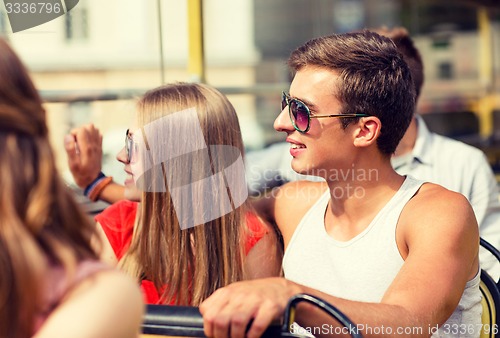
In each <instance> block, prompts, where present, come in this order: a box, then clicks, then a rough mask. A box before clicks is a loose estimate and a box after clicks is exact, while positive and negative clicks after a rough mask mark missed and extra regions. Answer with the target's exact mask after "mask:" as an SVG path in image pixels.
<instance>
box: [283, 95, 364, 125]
mask: <svg viewBox="0 0 500 338" xmlns="http://www.w3.org/2000/svg"><path fill="white" fill-rule="evenodd" d="M286 106H288V114H289V115H290V120H291V121H292V125H293V127H294V128H295V130H297V131H298V132H301V133H307V131H308V130H309V128H310V127H311V119H320V118H324V117H367V116H369V115H367V114H332V115H312V114H311V110H310V109H309V107H308V106H307V105H306V104H305V103H304V102H302V101H300V100H298V99H292V98H291V97H290V95H288V94H287V93H285V92H282V93H281V110H283V109H285V107H286Z"/></svg>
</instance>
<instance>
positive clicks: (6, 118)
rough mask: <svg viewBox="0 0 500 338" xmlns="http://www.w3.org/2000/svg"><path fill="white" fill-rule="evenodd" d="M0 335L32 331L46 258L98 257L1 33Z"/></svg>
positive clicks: (28, 85) (70, 264)
mask: <svg viewBox="0 0 500 338" xmlns="http://www.w3.org/2000/svg"><path fill="white" fill-rule="evenodd" d="M0 79H1V81H0V186H1V188H0V200H1V201H2V202H1V203H0V276H1V277H0V337H17V338H24V337H31V336H32V335H33V330H34V321H35V318H36V315H37V314H39V313H40V311H41V310H42V307H43V305H44V304H43V297H44V290H45V287H46V285H44V283H43V280H44V276H45V275H46V274H47V270H48V268H49V266H60V267H62V268H64V269H65V270H66V271H67V272H68V273H71V272H72V271H74V268H75V266H76V264H77V262H78V261H80V260H83V259H88V258H90V259H97V256H96V254H95V253H94V252H93V251H92V249H91V247H90V244H89V243H90V237H91V235H92V232H93V229H94V228H93V226H92V225H91V223H90V222H89V221H88V218H87V216H86V215H85V214H83V213H82V212H81V211H80V210H79V208H78V206H77V204H76V203H75V202H74V201H73V198H72V196H71V193H70V192H69V191H68V190H67V188H66V186H65V184H64V183H63V182H62V181H61V180H60V179H59V178H58V175H57V170H56V167H55V162H54V157H53V153H52V149H51V147H50V144H49V140H48V136H47V126H46V123H45V111H44V109H43V107H42V103H41V99H40V97H39V95H38V93H37V91H36V89H35V87H34V86H33V83H32V82H31V80H30V78H29V75H28V73H27V71H26V69H25V68H24V66H23V65H22V63H21V61H20V60H19V59H18V57H17V56H16V55H15V54H14V52H13V51H12V49H11V48H10V47H9V46H8V45H7V44H6V43H5V41H3V40H1V39H0Z"/></svg>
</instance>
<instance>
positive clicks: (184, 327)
mask: <svg viewBox="0 0 500 338" xmlns="http://www.w3.org/2000/svg"><path fill="white" fill-rule="evenodd" d="M303 301H305V302H308V303H311V304H313V305H316V306H317V307H318V308H320V309H322V310H323V311H325V312H326V313H328V314H329V315H330V316H331V317H332V318H334V319H336V320H337V321H338V322H339V323H340V325H342V326H344V327H347V328H350V330H349V332H351V336H352V337H353V338H361V334H359V333H358V330H357V327H356V325H355V324H354V323H352V322H351V321H350V320H349V318H347V316H345V315H344V314H343V313H342V312H341V311H340V310H338V309H337V308H335V307H334V306H333V305H331V304H328V303H327V302H325V301H323V300H321V299H319V298H317V297H314V296H311V295H305V294H300V295H296V296H294V297H292V298H291V299H290V301H289V303H288V305H287V308H286V310H285V320H284V323H283V324H281V323H273V324H271V326H269V327H268V328H267V330H266V331H265V332H264V334H263V335H262V337H264V338H266V337H267V338H271V337H291V338H292V337H294V338H299V337H300V338H304V337H309V335H308V334H307V332H293V329H292V325H291V323H292V322H293V315H294V313H295V307H296V306H297V304H298V303H299V302H303ZM160 337H163V338H167V337H205V334H204V333H203V318H202V316H201V314H200V311H199V309H198V308H197V307H188V306H169V305H148V306H147V308H146V314H145V315H144V321H143V323H142V336H141V338H160Z"/></svg>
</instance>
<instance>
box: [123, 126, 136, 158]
mask: <svg viewBox="0 0 500 338" xmlns="http://www.w3.org/2000/svg"><path fill="white" fill-rule="evenodd" d="M129 131H130V129H127V133H126V134H125V150H126V151H127V162H128V163H131V162H132V155H133V152H134V151H133V149H134V139H133V138H132V135H131V134H130V133H129Z"/></svg>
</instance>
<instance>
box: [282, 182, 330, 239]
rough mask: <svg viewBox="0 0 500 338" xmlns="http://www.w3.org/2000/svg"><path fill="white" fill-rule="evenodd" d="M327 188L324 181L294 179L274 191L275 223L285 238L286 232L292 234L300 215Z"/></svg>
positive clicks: (300, 217) (304, 212) (302, 215)
mask: <svg viewBox="0 0 500 338" xmlns="http://www.w3.org/2000/svg"><path fill="white" fill-rule="evenodd" d="M327 190H328V185H327V184H326V183H325V182H311V181H295V182H290V183H287V184H285V185H283V186H281V187H280V188H278V189H277V190H276V191H274V194H275V200H276V205H275V219H276V224H277V225H278V227H279V228H280V230H281V232H282V233H283V236H284V237H285V240H286V236H287V234H290V235H291V234H293V231H295V228H296V227H297V225H298V224H299V222H300V220H301V219H302V217H304V215H305V214H306V212H307V211H308V210H309V209H310V208H311V207H312V206H313V204H314V203H315V202H316V201H317V200H318V199H319V198H320V197H321V196H322V195H323V194H324V193H325V192H326V191H327Z"/></svg>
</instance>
